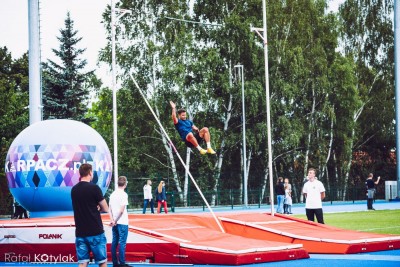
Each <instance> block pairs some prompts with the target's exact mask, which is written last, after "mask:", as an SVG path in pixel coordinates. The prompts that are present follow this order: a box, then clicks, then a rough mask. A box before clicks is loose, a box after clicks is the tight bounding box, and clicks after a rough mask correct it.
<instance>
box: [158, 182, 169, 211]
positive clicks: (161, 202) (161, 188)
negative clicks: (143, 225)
mask: <svg viewBox="0 0 400 267" xmlns="http://www.w3.org/2000/svg"><path fill="white" fill-rule="evenodd" d="M156 198H157V203H158V205H157V213H160V212H161V206H163V207H164V212H165V213H168V208H167V194H166V191H165V182H164V181H161V182H160V184H159V185H158V187H157V188H156Z"/></svg>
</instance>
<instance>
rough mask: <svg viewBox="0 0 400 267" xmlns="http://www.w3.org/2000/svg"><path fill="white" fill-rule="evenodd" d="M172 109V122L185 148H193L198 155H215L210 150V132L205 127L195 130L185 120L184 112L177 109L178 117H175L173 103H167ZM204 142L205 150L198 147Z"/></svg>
mask: <svg viewBox="0 0 400 267" xmlns="http://www.w3.org/2000/svg"><path fill="white" fill-rule="evenodd" d="M169 104H170V105H171V108H172V120H173V121H174V125H175V128H176V130H177V131H178V133H179V135H180V136H181V138H182V140H183V141H184V142H185V144H186V146H187V147H189V148H192V147H195V148H197V150H199V152H200V154H202V155H205V154H207V153H209V154H215V151H214V149H212V148H211V137H210V132H209V131H208V128H207V127H204V128H201V129H200V130H199V128H197V127H196V126H195V125H194V124H193V121H191V120H188V119H187V118H186V110H184V109H178V117H176V105H175V103H174V102H172V101H169ZM203 140H204V141H206V144H207V150H205V149H203V148H202V147H201V146H200V143H201V142H202V141H203Z"/></svg>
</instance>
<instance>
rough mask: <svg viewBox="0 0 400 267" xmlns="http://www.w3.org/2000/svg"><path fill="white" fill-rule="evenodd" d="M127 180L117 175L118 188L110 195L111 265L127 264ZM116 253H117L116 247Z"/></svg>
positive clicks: (119, 266) (121, 265)
mask: <svg viewBox="0 0 400 267" xmlns="http://www.w3.org/2000/svg"><path fill="white" fill-rule="evenodd" d="M127 185H128V181H127V179H126V177H125V176H120V177H118V188H117V189H116V190H115V191H114V192H112V194H111V195H110V217H111V218H112V221H111V223H110V225H111V226H112V243H111V256H112V262H113V266H118V267H125V266H129V265H127V264H126V262H125V250H126V240H127V239H128V228H129V219H128V210H127V206H128V204H129V203H128V194H127V193H126V192H125V189H126V186H127ZM118 245H119V248H118V254H117V247H118Z"/></svg>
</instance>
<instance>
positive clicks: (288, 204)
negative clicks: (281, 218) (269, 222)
mask: <svg viewBox="0 0 400 267" xmlns="http://www.w3.org/2000/svg"><path fill="white" fill-rule="evenodd" d="M284 187H285V202H284V204H283V209H284V213H285V214H292V203H293V202H292V185H291V184H289V179H288V178H285V183H284Z"/></svg>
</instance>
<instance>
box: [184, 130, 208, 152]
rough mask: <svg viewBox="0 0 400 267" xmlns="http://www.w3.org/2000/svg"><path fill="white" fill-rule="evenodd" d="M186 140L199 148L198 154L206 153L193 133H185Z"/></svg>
mask: <svg viewBox="0 0 400 267" xmlns="http://www.w3.org/2000/svg"><path fill="white" fill-rule="evenodd" d="M186 141H187V142H189V143H191V144H192V145H193V146H194V147H195V148H197V150H199V152H200V154H202V155H205V154H206V153H207V150H205V149H203V148H202V147H201V146H200V145H199V143H198V142H197V139H196V137H194V135H193V133H188V135H186Z"/></svg>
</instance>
